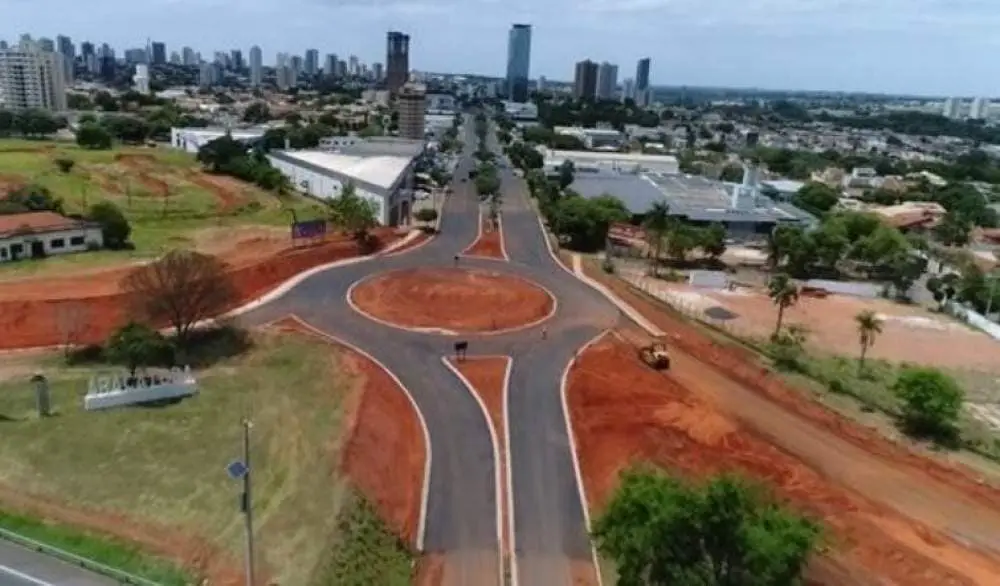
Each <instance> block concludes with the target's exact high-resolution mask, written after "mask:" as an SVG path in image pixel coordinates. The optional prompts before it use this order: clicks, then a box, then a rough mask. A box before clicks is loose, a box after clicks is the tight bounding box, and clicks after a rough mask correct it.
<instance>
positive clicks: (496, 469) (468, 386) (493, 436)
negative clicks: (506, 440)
mask: <svg viewBox="0 0 1000 586" xmlns="http://www.w3.org/2000/svg"><path fill="white" fill-rule="evenodd" d="M480 358H483V357H480ZM506 358H507V360H508V361H510V357H509V356H508V357H506ZM441 362H442V363H443V364H444V365H445V367H446V368H447V369H448V370H450V371H451V373H452V374H454V375H455V376H456V377H458V380H460V381H462V384H463V385H465V390H467V391H468V392H469V394H470V395H472V398H473V399H475V400H476V403H478V404H479V409H480V410H481V411H482V412H483V418H484V419H486V427H487V428H488V429H489V431H490V440H491V441H492V442H493V463H494V466H493V477H494V480H493V484H494V486H496V496H495V497H494V498H495V499H496V502H497V521H496V523H497V554H498V555H499V566H500V568H499V574H500V576H499V581H498V582H497V584H499V585H502V584H503V583H504V580H503V505H502V503H503V501H502V500H501V499H502V498H503V496H502V493H501V492H500V491H501V488H500V442H499V441H498V440H497V430H496V427H494V425H493V419H492V418H491V417H490V412H489V410H488V409H487V408H486V403H485V402H483V398H482V397H480V396H479V393H478V392H476V388H475V387H474V386H472V383H471V382H469V379H467V378H465V375H464V374H462V371H460V370H458V367H457V366H455V365H454V364H452V363H451V361H450V360H448V357H447V356H442V357H441ZM508 364H510V363H509V362H508ZM506 435H507V434H504V436H506ZM514 586H517V584H516V582H515V585H514Z"/></svg>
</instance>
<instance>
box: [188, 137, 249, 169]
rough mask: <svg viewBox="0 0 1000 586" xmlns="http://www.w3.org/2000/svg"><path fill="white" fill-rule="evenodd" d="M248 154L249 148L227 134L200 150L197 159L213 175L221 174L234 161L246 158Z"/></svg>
mask: <svg viewBox="0 0 1000 586" xmlns="http://www.w3.org/2000/svg"><path fill="white" fill-rule="evenodd" d="M246 153H247V148H246V146H245V145H244V144H243V143H241V142H240V141H238V140H236V139H234V138H233V137H232V135H230V134H225V135H223V136H220V137H219V138H216V139H214V140H211V141H209V142H207V143H205V145H204V146H202V147H201V148H200V149H198V155H197V159H198V162H199V163H201V164H202V165H205V166H206V167H209V168H210V169H211V170H212V172H213V173H219V172H221V171H222V169H223V167H225V166H226V165H227V164H229V163H230V162H231V161H232V160H233V159H236V158H240V157H245V156H246Z"/></svg>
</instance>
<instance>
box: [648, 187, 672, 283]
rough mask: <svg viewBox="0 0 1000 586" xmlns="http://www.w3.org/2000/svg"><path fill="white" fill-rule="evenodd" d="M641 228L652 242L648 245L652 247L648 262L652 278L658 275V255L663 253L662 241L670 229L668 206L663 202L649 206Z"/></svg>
mask: <svg viewBox="0 0 1000 586" xmlns="http://www.w3.org/2000/svg"><path fill="white" fill-rule="evenodd" d="M642 226H643V228H645V229H646V234H647V238H648V239H649V240H652V242H650V243H649V244H651V245H652V247H653V256H652V257H651V258H650V262H651V263H652V267H653V276H654V277H655V276H657V275H658V274H659V269H660V255H661V253H662V252H663V239H664V237H665V236H666V234H667V230H669V229H670V206H668V205H667V203H666V202H663V201H657V202H654V203H653V205H652V206H650V208H649V211H647V212H646V217H645V218H644V219H643V222H642Z"/></svg>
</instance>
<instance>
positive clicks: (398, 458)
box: [272, 316, 427, 545]
mask: <svg viewBox="0 0 1000 586" xmlns="http://www.w3.org/2000/svg"><path fill="white" fill-rule="evenodd" d="M272 325H273V326H274V327H277V328H279V329H282V330H286V331H297V332H301V333H304V334H308V335H312V336H317V337H320V338H321V339H323V340H327V341H331V342H332V340H330V339H329V338H326V337H323V336H321V335H320V334H318V333H317V332H315V331H313V330H312V329H311V328H309V327H307V326H305V325H304V324H303V322H301V321H300V320H298V318H296V317H294V316H293V317H288V318H284V319H282V320H280V321H278V322H276V323H274V324H272ZM334 343H335V342H334ZM337 347H338V350H339V352H341V353H342V354H341V356H342V360H343V365H344V367H345V368H346V369H347V370H348V371H349V372H351V373H352V374H353V375H355V376H357V377H358V384H357V386H356V387H355V390H354V392H353V393H352V394H351V396H349V397H348V398H347V401H346V405H345V419H346V422H347V425H345V427H344V443H343V446H344V447H343V451H342V452H341V465H340V467H341V469H342V470H343V471H344V472H345V473H346V474H347V475H348V477H349V478H350V479H351V482H352V483H353V484H354V485H355V487H356V488H357V489H358V490H360V491H361V492H362V493H363V494H364V495H365V497H366V498H368V500H369V501H371V502H372V504H374V506H375V508H376V510H378V512H379V515H380V516H381V517H382V520H383V521H384V522H385V523H386V524H387V525H388V526H389V527H390V529H392V530H393V532H394V533H396V535H398V536H399V537H400V538H401V539H402V540H403V541H405V542H406V543H408V544H411V545H412V544H414V541H415V539H416V534H417V527H418V525H419V521H420V510H421V506H422V495H423V485H424V465H425V462H426V458H427V454H426V449H427V448H426V446H425V445H424V434H423V431H422V430H421V427H420V420H419V419H418V417H417V414H416V412H415V411H414V409H413V406H412V404H411V403H410V401H409V399H407V398H406V395H405V394H404V393H403V390H402V389H400V388H399V385H397V384H396V382H395V381H394V380H393V379H392V377H390V376H389V374H388V373H386V371H385V370H383V369H382V368H381V367H380V366H379V365H378V364H376V363H374V362H372V361H371V360H369V359H368V358H365V357H364V356H362V355H361V354H358V353H356V352H354V351H352V350H351V349H349V348H346V347H343V346H340V345H338V346H337Z"/></svg>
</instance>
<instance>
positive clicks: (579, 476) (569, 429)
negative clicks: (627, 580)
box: [559, 330, 610, 586]
mask: <svg viewBox="0 0 1000 586" xmlns="http://www.w3.org/2000/svg"><path fill="white" fill-rule="evenodd" d="M609 332H610V330H604V331H603V332H601V333H600V334H598V335H597V336H595V337H594V338H592V339H591V340H590V341H589V342H587V343H586V344H584V345H583V346H582V347H581V348H580V349H579V350H577V351H576V353H575V354H573V358H571V359H570V361H569V364H567V365H566V368H565V369H564V370H563V374H562V380H561V382H560V384H559V396H560V398H561V400H562V410H563V418H564V419H565V420H566V435H567V436H568V437H569V449H570V451H571V452H572V454H573V472H574V473H575V474H576V485H577V488H578V489H579V492H580V506H581V507H582V508H583V519H584V521H585V522H586V523H587V532H588V533H589V532H590V530H591V522H590V502H589V501H588V500H587V489H586V488H584V486H583V473H582V472H581V471H580V457H579V454H578V452H577V451H576V434H575V433H574V432H573V418H572V416H571V415H570V413H569V400H568V399H567V396H566V391H567V386H568V384H567V383H568V382H569V372H570V370H572V369H573V367H574V366H575V365H576V363H577V360H579V358H580V356H581V355H582V354H583V353H584V352H586V351H587V350H588V349H589V348H590V347H591V346H593V345H594V344H596V343H598V342H600V341H601V340H602V339H603V338H604V336H606V335H608V333H609ZM590 551H591V555H592V556H593V560H594V572H595V573H596V574H597V585H598V586H604V581H603V580H602V579H601V564H600V563H599V562H598V560H597V548H596V547H595V546H594V544H593V541H591V545H590Z"/></svg>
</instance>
